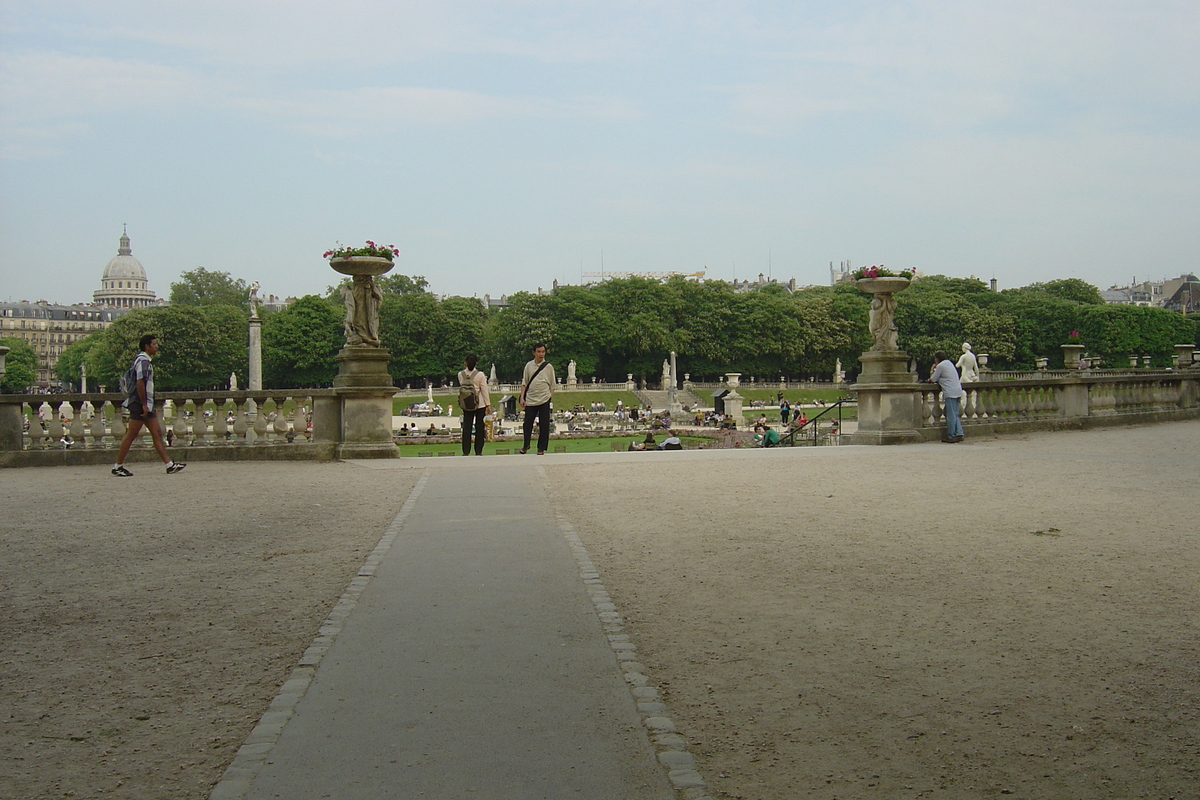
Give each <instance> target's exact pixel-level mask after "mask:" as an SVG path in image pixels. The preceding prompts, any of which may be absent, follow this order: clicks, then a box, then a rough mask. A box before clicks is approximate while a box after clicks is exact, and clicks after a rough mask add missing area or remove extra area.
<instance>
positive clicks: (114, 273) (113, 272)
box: [92, 231, 158, 308]
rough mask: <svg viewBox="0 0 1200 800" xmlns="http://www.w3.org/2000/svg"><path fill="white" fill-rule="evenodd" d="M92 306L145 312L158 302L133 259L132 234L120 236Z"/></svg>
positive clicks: (94, 295) (140, 264)
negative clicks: (148, 307) (130, 242)
mask: <svg viewBox="0 0 1200 800" xmlns="http://www.w3.org/2000/svg"><path fill="white" fill-rule="evenodd" d="M92 302H93V303H95V304H96V305H98V306H115V307H117V308H146V307H147V306H150V305H153V304H154V303H156V302H158V299H157V298H156V297H155V296H154V292H152V291H150V287H149V286H147V282H146V270H145V269H143V268H142V263H141V262H140V261H138V260H137V259H136V258H134V257H133V249H132V248H130V246H129V234H128V233H127V232H125V231H122V232H121V243H120V246H118V247H117V255H116V256H115V257H114V258H113V259H112V260H111V261H109V262H108V265H107V266H105V267H104V275H103V277H101V278H100V289H99V290H98V291H95V292H92Z"/></svg>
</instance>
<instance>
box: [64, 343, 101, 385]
mask: <svg viewBox="0 0 1200 800" xmlns="http://www.w3.org/2000/svg"><path fill="white" fill-rule="evenodd" d="M101 335H102V332H100V331H98V332H96V333H93V334H90V335H88V336H85V337H84V338H82V339H78V340H76V341H74V342H71V343H70V344H69V345H67V346H66V347H64V348H63V351H62V353H60V354H59V356H58V362H57V363H55V365H54V374H55V377H57V378H58V379H59V380H60V381H62V382H63V384H64V385H66V386H74V385H76V384H78V383H79V378H80V375H79V366H80V364H87V373H88V386H89V387H91V388H93V389H94V388H95V385H96V373H95V372H93V370H92V362H91V361H90V360H89V357H90V355H91V352H92V348H93V347H95V346H96V345H97V344H99V342H100V339H101Z"/></svg>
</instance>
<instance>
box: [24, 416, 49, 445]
mask: <svg viewBox="0 0 1200 800" xmlns="http://www.w3.org/2000/svg"><path fill="white" fill-rule="evenodd" d="M29 410H30V414H29V432H28V434H27V435H28V436H29V446H28V449H30V450H41V449H42V448H44V447H45V446H46V429H45V428H43V427H42V417H41V414H40V413H38V412H39V410H40V409H38V407H37V406H34V405H30V407H29Z"/></svg>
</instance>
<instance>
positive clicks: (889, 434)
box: [842, 350, 923, 444]
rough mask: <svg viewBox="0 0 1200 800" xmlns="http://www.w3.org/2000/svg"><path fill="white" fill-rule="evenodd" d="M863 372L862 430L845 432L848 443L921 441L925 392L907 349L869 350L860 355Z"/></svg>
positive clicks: (860, 385)
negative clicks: (922, 390)
mask: <svg viewBox="0 0 1200 800" xmlns="http://www.w3.org/2000/svg"><path fill="white" fill-rule="evenodd" d="M859 360H860V361H861V362H862V372H861V373H859V376H858V382H857V383H855V384H854V387H853V388H854V391H855V394H857V395H858V430H857V432H855V433H852V434H845V435H843V436H842V440H843V441H844V442H845V443H846V444H908V443H909V442H920V441H922V440H923V437H922V435H921V434H920V433H919V432H918V428H920V427H921V392H920V391H919V388H918V386H917V382H916V376H915V375H913V374H912V373H911V372H909V371H908V353H905V352H904V351H903V350H868V351H867V352H865V353H863V354H862V356H861V357H860V358H859Z"/></svg>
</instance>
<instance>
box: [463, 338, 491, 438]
mask: <svg viewBox="0 0 1200 800" xmlns="http://www.w3.org/2000/svg"><path fill="white" fill-rule="evenodd" d="M478 363H479V356H477V355H475V354H474V353H468V354H467V358H466V369H463V370H459V373H458V407H459V408H461V409H462V413H463V422H462V454H463V455H464V456H469V455H471V431H472V428H473V429H474V432H475V455H477V456H481V455H483V443H484V441H485V440H486V439H487V431H486V429H485V425H486V422H485V419H486V417H487V415H488V414H491V413H492V398H491V396H489V395H488V385H487V378H485V377H484V375H483V373H482V372H480V371H479V370H477V369H475V365H476V364H478Z"/></svg>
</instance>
